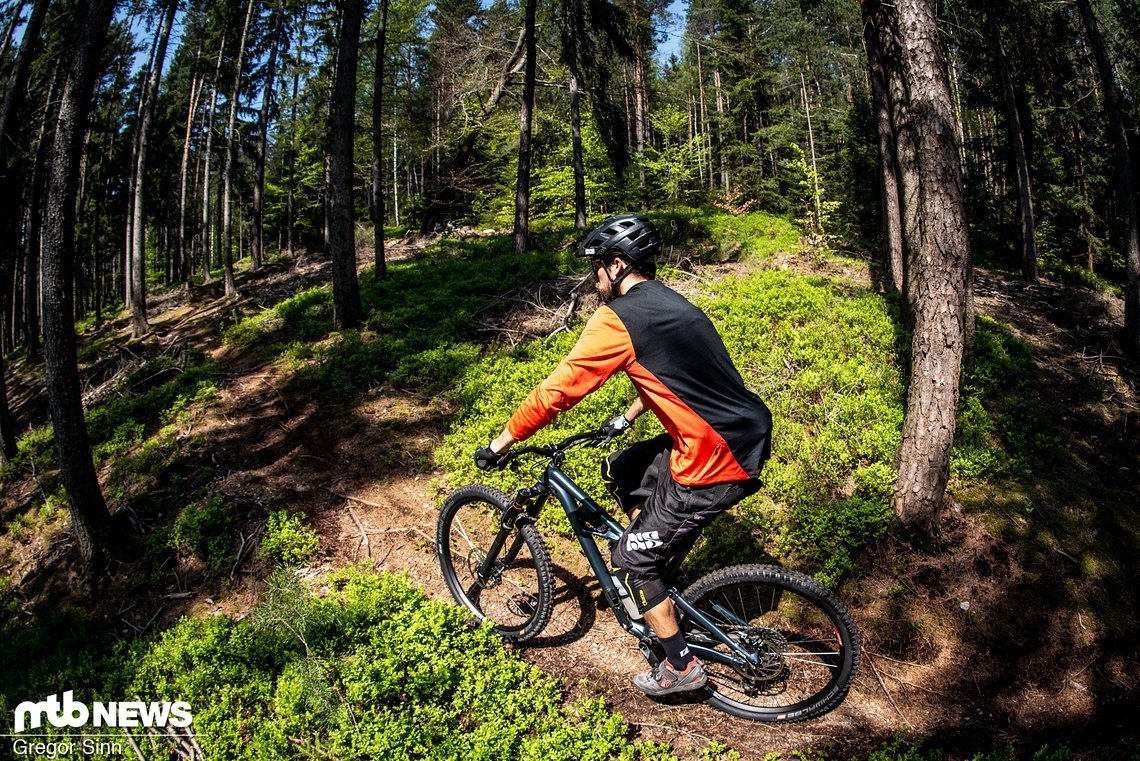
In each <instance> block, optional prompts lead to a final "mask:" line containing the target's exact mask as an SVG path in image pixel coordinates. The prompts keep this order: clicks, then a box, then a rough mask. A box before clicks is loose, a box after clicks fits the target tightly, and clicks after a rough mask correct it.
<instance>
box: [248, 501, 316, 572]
mask: <svg viewBox="0 0 1140 761" xmlns="http://www.w3.org/2000/svg"><path fill="white" fill-rule="evenodd" d="M320 543H321V540H320V537H319V536H318V535H317V532H316V531H314V530H313V529H312V528H311V527H310V526H308V525H306V524H305V523H304V522H303V520H302V516H300V515H297V514H293V515H290V514H289V513H288V512H287V511H285V510H275V511H273V512H272V513H270V514H269V520H268V522H267V523H266V527H265V537H264V538H263V539H262V540H261V547H260V552H261V554H262V556H263V557H265V559H266V560H268V561H269V562H270V563H273V564H274V565H285V566H298V565H303V564H304V563H305V562H306V561H308V560H309V559H310V558H311V557H313V556H314V555H315V554H317V549H318V548H319V547H320Z"/></svg>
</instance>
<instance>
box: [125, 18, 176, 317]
mask: <svg viewBox="0 0 1140 761" xmlns="http://www.w3.org/2000/svg"><path fill="white" fill-rule="evenodd" d="M177 10H178V0H170V2H169V4H168V6H167V8H166V10H165V13H164V14H163V21H162V28H161V31H160V32H159V36H158V38H157V39H156V41H155V52H154V58H153V60H152V61H151V66H150V74H149V76H148V78H147V85H146V91H145V92H144V94H143V103H142V108H141V113H140V114H139V122H138V125H139V127H138V142H137V143H136V146H137V154H136V156H135V181H134V201H133V203H132V204H131V211H132V213H133V215H134V221H133V222H132V223H131V232H132V239H131V253H130V256H131V284H130V288H131V332H132V333H133V334H134V336H135V337H136V338H137V337H138V336H141V335H143V334H144V333H146V332H147V331H148V330H150V323H148V322H147V318H146V207H145V200H146V159H147V145H148V142H149V139H150V123H151V119H152V118H153V117H154V109H155V104H156V103H157V102H158V86H159V82H160V81H161V80H162V64H163V61H165V60H166V45H167V42H168V41H169V40H170V28H171V26H172V25H173V24H174V14H175V12H176V11H177Z"/></svg>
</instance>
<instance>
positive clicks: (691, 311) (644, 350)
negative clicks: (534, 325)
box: [507, 280, 772, 486]
mask: <svg viewBox="0 0 1140 761" xmlns="http://www.w3.org/2000/svg"><path fill="white" fill-rule="evenodd" d="M619 370H621V371H624V372H625V373H626V374H627V375H628V376H629V378H630V380H631V381H633V385H634V386H635V387H636V388H637V391H638V393H640V394H641V397H642V399H644V400H645V403H646V405H647V406H648V407H649V408H650V409H651V410H652V411H653V412H654V414H656V415H657V418H658V419H659V420H660V421H661V423H662V425H664V426H665V430H666V431H668V432H669V434H670V435H671V436H672V437H673V442H674V444H673V452H672V455H671V456H670V463H669V464H670V471H671V472H672V474H673V478H674V480H676V481H677V483H679V484H683V485H685V486H706V485H709V484H715V483H723V482H725V481H739V480H744V479H747V478H756V477H758V476H759V474H760V469H761V468H762V467H763V465H764V461H765V460H766V459H767V458H768V454H769V451H770V435H771V430H772V415H771V413H770V412H769V411H768V408H767V407H766V406H765V405H764V403H763V402H762V401H761V400H760V397H758V396H757V395H756V394H754V393H752V392H751V391H749V390H748V389H747V388H746V387H745V386H744V381H743V379H742V378H741V377H740V373H739V372H738V371H737V369H736V367H735V366H734V365H733V363H732V360H731V359H730V358H729V356H728V351H727V350H726V349H725V347H724V342H723V341H722V340H721V338H720V335H719V334H718V333H717V332H716V328H714V327H713V324H712V322H710V321H709V319H708V317H707V316H706V315H705V314H704V312H702V311H701V310H700V309H698V308H697V307H695V306H693V305H692V304H690V303H689V302H688V301H686V300H685V298H684V297H683V296H681V295H680V294H678V293H677V292H676V291H673V290H671V289H670V288H668V287H666V286H665V285H662V284H661V283H660V282H658V281H656V280H646V281H643V282H640V283H636V284H635V285H634V286H633V287H632V288H630V289H629V290H628V291H627V292H626V293H625V294H623V295H622V296H619V297H618V298H616V299H614V300H613V301H612V302H610V303H609V304H608V305H605V306H602V307H599V308H598V310H597V311H596V312H594V314H593V316H592V317H591V318H590V320H589V322H587V323H586V328H585V330H584V331H583V332H582V335H581V337H580V338H579V339H578V342H577V343H576V344H575V345H574V348H573V349H572V350H571V351H570V353H569V354H568V355H567V356H566V358H565V359H563V360H562V362H561V363H559V365H558V367H557V368H556V369H555V370H554V372H552V373H551V374H550V376H549V377H548V378H546V380H544V381H542V383H540V384H538V386H537V387H536V388H535V389H534V390H533V391H531V392H530V394H529V395H528V396H527V398H526V399H525V400H524V401H523V403H522V404H521V405H519V407H518V409H517V410H515V412H514V414H513V415H512V416H511V419H510V421H509V422H508V423H507V430H509V431H510V433H511V435H512V436H514V437H515V438H516V439H518V440H520V441H522V440H524V439H527V438H529V437H530V436H531V435H533V434H534V433H535V432H536V431H538V430H539V429H541V428H542V427H543V426H545V425H547V424H548V423H549V422H550V421H552V420H553V419H554V418H555V417H556V416H557V415H558V413H559V412H564V411H566V410H569V409H570V408H571V407H573V406H574V405H575V404H577V403H578V402H579V401H581V399H582V398H583V397H585V396H586V395H587V394H589V393H590V392H592V391H594V390H595V389H597V388H599V387H600V386H601V385H602V384H603V383H605V382H606V380H608V379H609V377H610V376H611V375H613V374H614V373H616V372H618V371H619Z"/></svg>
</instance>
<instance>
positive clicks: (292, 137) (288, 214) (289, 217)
mask: <svg viewBox="0 0 1140 761" xmlns="http://www.w3.org/2000/svg"><path fill="white" fill-rule="evenodd" d="M307 14H308V5H307V4H306V5H305V6H304V7H303V8H302V9H301V21H300V22H299V23H298V28H297V52H296V59H295V61H296V63H295V64H294V68H293V97H292V98H291V99H290V101H289V156H288V158H287V160H286V162H285V163H286V165H287V166H286V170H285V176H286V184H287V190H286V192H285V236H286V241H287V245H288V250H289V260H290V261H293V257H294V255H295V254H296V248H295V246H296V241H295V240H294V234H293V226H294V224H295V223H296V219H295V216H294V201H295V195H296V190H295V188H296V184H297V171H296V169H297V90H298V87H299V86H300V79H301V73H300V68H299V66H300V63H299V62H300V60H301V53H302V51H303V50H304V49H305V21H306V19H307V18H308V15H307Z"/></svg>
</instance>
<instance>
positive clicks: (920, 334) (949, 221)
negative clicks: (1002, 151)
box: [892, 0, 970, 533]
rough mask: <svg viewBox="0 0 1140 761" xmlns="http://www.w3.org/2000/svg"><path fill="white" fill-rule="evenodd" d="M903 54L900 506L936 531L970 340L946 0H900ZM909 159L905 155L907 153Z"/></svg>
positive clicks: (914, 522)
mask: <svg viewBox="0 0 1140 761" xmlns="http://www.w3.org/2000/svg"><path fill="white" fill-rule="evenodd" d="M895 12H896V14H897V16H896V23H897V28H898V38H899V40H900V41H901V43H902V45H901V50H900V56H899V62H900V63H901V75H902V79H903V81H904V83H905V88H906V95H907V103H906V114H905V117H906V118H905V119H904V120H903V121H902V123H901V124H899V123H896V128H897V129H898V131H899V132H900V142H901V141H904V140H905V141H907V142H908V143H909V144H911V145H913V147H914V149H915V150H914V151H913V153H909V152H908V154H907V161H906V162H904V163H903V165H902V168H903V174H902V180H903V186H904V196H903V198H904V203H906V204H914V205H915V208H914V210H913V212H911V213H908V214H907V220H908V222H910V221H913V225H911V226H909V227H908V228H907V229H906V230H905V234H906V237H907V246H908V250H909V253H910V259H911V267H912V268H913V270H914V273H913V274H914V277H913V280H912V281H913V282H914V284H915V291H914V308H915V327H914V338H913V341H912V359H911V379H910V385H909V387H908V392H907V411H906V417H905V419H904V421H903V432H902V445H901V447H900V450H899V457H898V462H899V478H898V482H897V483H896V485H895V491H894V496H893V498H892V507H893V508H894V510H895V512H896V513H897V514H898V516H899V518H900V519H901V520H902V522H903V523H904V525H907V526H910V527H912V528H917V529H919V530H922V531H924V532H927V533H932V532H933V531H934V530H935V527H936V526H937V524H938V519H939V516H940V513H941V509H942V505H943V501H944V498H945V492H946V484H947V481H948V480H949V473H950V450H951V446H952V444H953V440H954V428H955V414H956V411H957V405H958V383H959V379H960V373H961V368H962V357H963V353H964V350H965V346H964V344H965V340H966V329H967V327H966V324H965V323H966V319H967V315H966V308H967V305H966V302H967V298H966V292H967V273H968V271H969V264H970V246H969V237H968V228H967V225H966V215H965V209H964V206H963V200H962V173H961V164H960V162H959V152H958V146H957V131H956V130H955V128H954V110H953V103H952V99H951V93H950V82H949V77H948V73H947V69H946V58H945V51H944V48H943V45H942V40H941V38H940V37H939V35H938V27H937V0H899V2H898V3H897V5H896V11H895ZM900 159H901V157H900Z"/></svg>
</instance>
